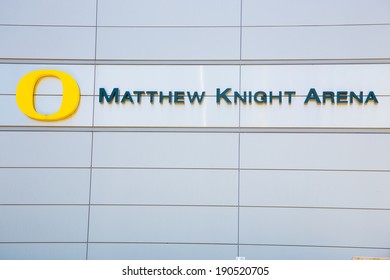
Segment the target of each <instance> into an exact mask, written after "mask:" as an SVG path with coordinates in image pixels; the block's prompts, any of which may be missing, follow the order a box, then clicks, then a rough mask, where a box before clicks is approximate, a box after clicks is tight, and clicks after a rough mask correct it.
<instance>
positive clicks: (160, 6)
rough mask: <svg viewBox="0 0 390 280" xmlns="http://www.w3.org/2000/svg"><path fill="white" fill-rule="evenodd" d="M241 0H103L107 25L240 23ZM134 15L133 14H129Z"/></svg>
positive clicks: (101, 17) (103, 20)
mask: <svg viewBox="0 0 390 280" xmlns="http://www.w3.org/2000/svg"><path fill="white" fill-rule="evenodd" d="M240 4H241V3H240V1H239V0H224V1H221V0H197V1H181V0H165V1H164V2H163V3H161V2H160V1H158V0H135V1H134V0H133V1H126V0H114V1H113V0H100V1H99V12H98V24H99V25H105V26H232V25H235V26H239V25H240ZM129 15H130V16H129Z"/></svg>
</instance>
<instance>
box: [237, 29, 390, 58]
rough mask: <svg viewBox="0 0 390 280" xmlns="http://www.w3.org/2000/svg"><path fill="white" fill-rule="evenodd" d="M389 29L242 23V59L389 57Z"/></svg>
mask: <svg viewBox="0 0 390 280" xmlns="http://www.w3.org/2000/svg"><path fill="white" fill-rule="evenodd" d="M389 32H390V26H388V25H370V26H321V27H319V26H316V27H314V26H307V27H243V29H242V59H267V60H268V59H277V60H281V59H282V60H283V59H380V58H388V57H389V56H390V38H389V37H387V36H383V34H388V33H389ZM362 38H364V40H362Z"/></svg>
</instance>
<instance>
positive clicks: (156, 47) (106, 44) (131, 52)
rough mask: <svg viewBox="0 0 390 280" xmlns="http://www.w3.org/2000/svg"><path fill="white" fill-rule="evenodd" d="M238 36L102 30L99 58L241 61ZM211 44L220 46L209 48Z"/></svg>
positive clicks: (222, 31)
mask: <svg viewBox="0 0 390 280" xmlns="http://www.w3.org/2000/svg"><path fill="white" fill-rule="evenodd" d="M0 34H1V33H0ZM239 37H240V28H239V27H214V28H195V27H191V28H162V27H159V28H125V27H124V28H113V27H99V28H98V38H97V58H98V59H131V60H133V59H135V60H156V59H167V60H168V59H173V60H175V59H238V58H239V56H240V41H239ZM226 42H228V43H226ZM211 45H213V46H220V47H213V48H210V46H211Z"/></svg>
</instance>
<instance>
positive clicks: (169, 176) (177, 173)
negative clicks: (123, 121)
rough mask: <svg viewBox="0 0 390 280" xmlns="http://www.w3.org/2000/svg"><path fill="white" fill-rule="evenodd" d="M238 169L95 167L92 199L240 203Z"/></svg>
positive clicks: (110, 202)
mask: <svg viewBox="0 0 390 280" xmlns="http://www.w3.org/2000/svg"><path fill="white" fill-rule="evenodd" d="M237 184H238V172H237V171H235V170H180V169H174V170H158V169H149V170H148V169H136V170H132V169H94V170H93V172H92V192H91V203H93V204H95V203H103V204H104V203H106V204H168V205H172V204H176V205H237V200H238V198H237V187H238V186H237Z"/></svg>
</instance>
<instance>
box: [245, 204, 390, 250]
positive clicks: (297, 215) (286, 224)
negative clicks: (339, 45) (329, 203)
mask: <svg viewBox="0 0 390 280" xmlns="http://www.w3.org/2000/svg"><path fill="white" fill-rule="evenodd" d="M389 219H390V211H389V210H345V209H343V210H339V209H298V208H297V209H293V208H290V209H278V208H252V207H248V208H246V207H244V208H241V209H240V243H242V244H269V245H316V246H348V247H371V248H374V247H375V248H390V240H389V238H388V237H389V235H390V228H389V227H388V220H389Z"/></svg>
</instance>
